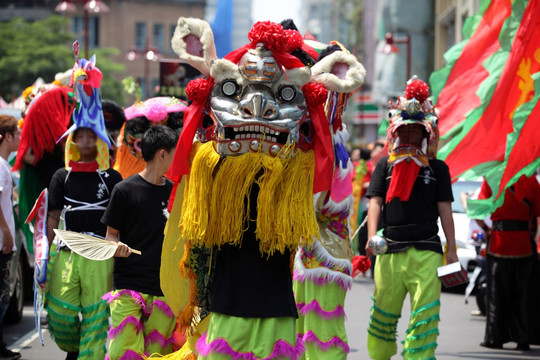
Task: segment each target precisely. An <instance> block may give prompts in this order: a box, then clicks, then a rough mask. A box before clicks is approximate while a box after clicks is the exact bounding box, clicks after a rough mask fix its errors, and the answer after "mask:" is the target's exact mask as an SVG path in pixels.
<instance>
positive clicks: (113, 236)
mask: <svg viewBox="0 0 540 360" xmlns="http://www.w3.org/2000/svg"><path fill="white" fill-rule="evenodd" d="M105 240H107V241H110V242H113V243H116V244H118V248H117V249H116V252H115V253H114V256H115V257H126V258H127V257H129V255H131V249H130V248H129V246H127V245H126V244H124V243H123V242H121V241H120V232H119V231H118V230H117V229H115V228H112V227H110V226H107V235H106V236H105Z"/></svg>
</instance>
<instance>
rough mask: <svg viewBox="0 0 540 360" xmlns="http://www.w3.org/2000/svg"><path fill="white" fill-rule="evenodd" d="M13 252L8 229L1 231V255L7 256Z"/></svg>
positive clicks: (11, 239) (11, 238) (11, 237)
mask: <svg viewBox="0 0 540 360" xmlns="http://www.w3.org/2000/svg"><path fill="white" fill-rule="evenodd" d="M11 251H13V236H11V231H9V229H7V230H2V254H9V253H10V252H11Z"/></svg>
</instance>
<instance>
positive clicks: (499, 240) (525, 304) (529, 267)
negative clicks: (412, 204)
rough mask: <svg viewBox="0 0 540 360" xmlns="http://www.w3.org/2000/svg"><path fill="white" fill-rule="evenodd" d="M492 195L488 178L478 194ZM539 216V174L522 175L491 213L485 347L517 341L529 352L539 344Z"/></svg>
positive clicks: (482, 196)
mask: <svg viewBox="0 0 540 360" xmlns="http://www.w3.org/2000/svg"><path fill="white" fill-rule="evenodd" d="M491 195H492V193H491V188H490V186H489V184H488V183H487V182H486V181H484V182H483V183H482V187H481V190H480V194H479V196H478V198H479V199H489V198H490V197H491ZM538 216H540V186H539V185H538V181H537V179H536V177H534V176H532V177H528V178H527V177H525V176H522V177H521V178H520V179H519V180H518V181H517V182H516V183H515V184H514V185H512V186H511V187H510V188H508V189H507V190H506V193H505V197H504V202H503V204H502V205H501V206H500V207H499V208H497V209H496V210H495V212H493V214H491V220H493V225H492V228H491V232H490V236H489V238H488V247H487V281H488V287H487V289H488V294H487V300H488V302H487V308H486V332H485V336H484V342H483V343H482V344H483V345H484V346H487V347H493V348H495V347H500V348H502V345H503V344H504V343H507V342H510V341H513V342H516V343H518V346H521V350H526V349H527V348H528V347H529V344H537V343H538V339H537V338H536V339H535V334H534V333H533V329H535V326H537V324H536V321H535V320H533V319H534V317H533V316H532V315H533V314H534V313H535V311H536V309H532V308H533V307H535V308H537V307H538V304H537V303H535V304H531V303H530V298H529V297H530V296H531V293H534V291H535V290H533V289H535V286H536V283H535V282H534V281H531V280H534V279H536V276H535V275H534V273H533V269H534V266H535V264H534V262H535V261H536V260H535V258H536V255H537V252H536V244H535V242H534V235H533V234H532V233H536V231H535V230H536V229H535V227H534V226H531V223H532V224H536V218H537V217H538ZM531 228H532V229H533V231H532V232H531ZM532 284H534V285H532ZM531 305H532V306H531ZM519 349H520V348H519V347H518V350H519Z"/></svg>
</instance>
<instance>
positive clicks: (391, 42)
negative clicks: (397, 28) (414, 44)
mask: <svg viewBox="0 0 540 360" xmlns="http://www.w3.org/2000/svg"><path fill="white" fill-rule="evenodd" d="M384 39H385V40H386V44H385V45H384V47H383V48H382V52H383V53H385V54H391V53H399V52H400V50H399V48H398V47H397V46H396V45H395V44H405V45H407V54H406V55H407V81H408V80H409V79H410V78H411V36H410V35H409V34H406V35H405V36H404V37H394V35H393V34H392V33H386V35H385V36H384Z"/></svg>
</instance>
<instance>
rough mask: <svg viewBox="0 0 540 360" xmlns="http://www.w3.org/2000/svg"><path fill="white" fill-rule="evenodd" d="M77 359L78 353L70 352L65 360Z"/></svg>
mask: <svg viewBox="0 0 540 360" xmlns="http://www.w3.org/2000/svg"><path fill="white" fill-rule="evenodd" d="M78 357H79V352H78V351H70V352H68V353H67V356H66V360H77V358H78Z"/></svg>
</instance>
